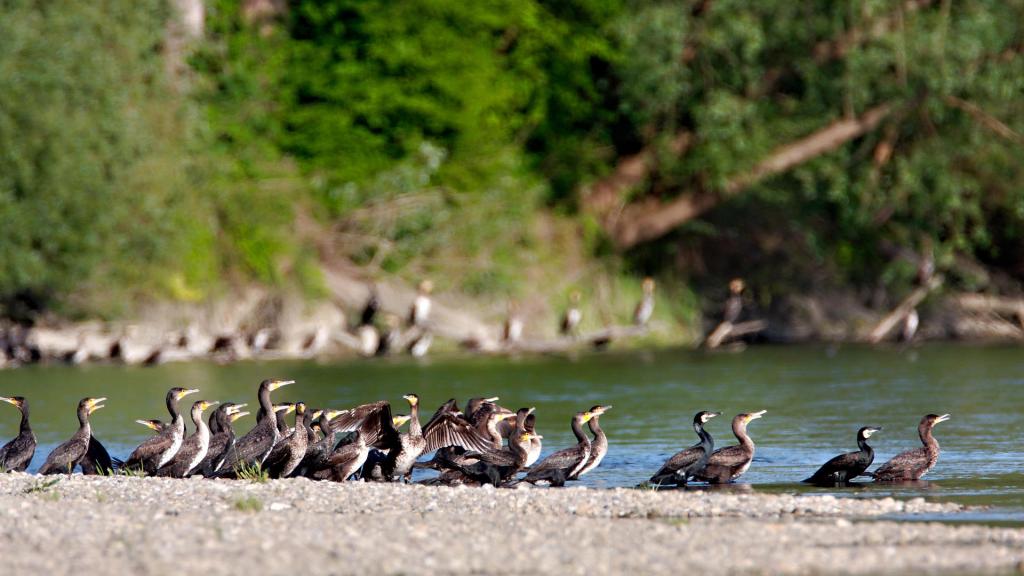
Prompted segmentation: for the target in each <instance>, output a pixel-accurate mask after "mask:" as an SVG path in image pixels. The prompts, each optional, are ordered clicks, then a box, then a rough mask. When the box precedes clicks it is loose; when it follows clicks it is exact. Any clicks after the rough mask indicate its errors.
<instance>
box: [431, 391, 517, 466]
mask: <svg viewBox="0 0 1024 576" xmlns="http://www.w3.org/2000/svg"><path fill="white" fill-rule="evenodd" d="M474 400H475V399H474ZM470 402H471V403H472V402H473V400H470ZM502 410H503V409H501V408H500V407H498V405H497V404H494V403H493V402H489V401H485V400H484V401H482V402H481V403H480V404H479V407H478V408H476V409H475V410H474V411H473V415H472V417H471V418H469V419H467V418H464V417H463V416H461V415H459V414H457V413H454V412H447V413H443V414H440V415H437V414H435V416H436V420H432V421H431V422H430V424H431V427H430V430H429V432H427V433H424V435H423V437H424V438H425V439H426V447H425V448H424V450H423V451H424V452H428V453H429V452H433V451H434V450H437V449H438V448H444V447H447V446H462V447H463V448H466V449H468V450H476V451H478V452H486V451H488V450H497V449H500V448H501V446H502V444H503V438H502V433H501V430H500V429H499V425H500V424H501V423H502V422H505V421H511V419H512V418H514V417H515V415H516V414H515V412H504V411H502ZM513 427H514V425H513Z"/></svg>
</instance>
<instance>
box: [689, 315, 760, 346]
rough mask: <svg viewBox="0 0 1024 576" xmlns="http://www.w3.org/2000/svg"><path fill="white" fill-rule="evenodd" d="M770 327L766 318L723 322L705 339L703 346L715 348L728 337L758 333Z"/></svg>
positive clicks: (734, 337)
mask: <svg viewBox="0 0 1024 576" xmlns="http://www.w3.org/2000/svg"><path fill="white" fill-rule="evenodd" d="M767 327H768V322H766V321H765V320H748V321H747V322H737V323H735V324H733V323H732V322H722V323H721V324H719V325H718V326H717V327H715V329H714V330H712V331H711V334H709V335H708V337H707V338H706V339H705V340H704V344H703V347H705V348H708V349H711V350H713V349H715V348H718V347H719V346H721V345H722V343H723V342H725V341H726V339H732V340H735V339H737V338H742V337H744V336H748V335H750V334H757V333H758V332H762V331H763V330H764V329H765V328H767Z"/></svg>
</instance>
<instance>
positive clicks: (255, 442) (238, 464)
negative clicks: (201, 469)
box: [218, 380, 295, 476]
mask: <svg viewBox="0 0 1024 576" xmlns="http://www.w3.org/2000/svg"><path fill="white" fill-rule="evenodd" d="M294 383H295V381H294V380H264V381H263V382H260V387H259V391H258V392H257V396H258V397H259V401H260V409H259V412H257V414H256V426H254V427H253V429H252V430H250V431H249V432H248V433H246V435H245V436H242V437H241V438H239V439H238V440H236V441H235V445H234V448H232V450H231V451H230V453H229V454H228V455H227V457H226V458H225V460H224V462H223V464H221V468H220V471H219V472H218V474H219V475H223V476H234V475H235V474H237V472H238V470H240V469H242V468H243V467H247V466H259V465H262V464H263V461H264V460H265V459H266V458H267V455H269V454H270V451H271V450H272V449H273V448H274V444H277V441H278V439H279V438H280V432H278V430H277V414H276V412H274V405H273V404H272V403H271V401H270V393H271V392H273V391H274V390H277V389H278V388H281V387H282V386H287V385H289V384H294Z"/></svg>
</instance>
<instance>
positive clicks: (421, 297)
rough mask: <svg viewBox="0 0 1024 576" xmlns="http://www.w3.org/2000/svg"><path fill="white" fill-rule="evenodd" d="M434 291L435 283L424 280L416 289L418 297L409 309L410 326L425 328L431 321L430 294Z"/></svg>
mask: <svg viewBox="0 0 1024 576" xmlns="http://www.w3.org/2000/svg"><path fill="white" fill-rule="evenodd" d="M433 290H434V283H433V282H431V281H430V280H423V281H422V282H420V284H419V286H418V287H417V289H416V297H415V298H414V299H413V301H412V306H411V307H410V308H409V326H417V327H423V326H425V325H426V324H427V320H429V319H430V308H431V307H432V304H431V302H430V293H431V292H433Z"/></svg>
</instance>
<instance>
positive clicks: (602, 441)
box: [569, 405, 612, 480]
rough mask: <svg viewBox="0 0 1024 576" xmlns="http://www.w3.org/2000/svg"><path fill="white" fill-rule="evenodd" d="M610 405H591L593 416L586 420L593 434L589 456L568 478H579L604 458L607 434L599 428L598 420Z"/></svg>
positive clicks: (606, 447) (606, 449)
mask: <svg viewBox="0 0 1024 576" xmlns="http://www.w3.org/2000/svg"><path fill="white" fill-rule="evenodd" d="M611 409H612V407H611V406H600V405H598V406H593V407H592V408H591V409H590V413H591V414H592V415H593V417H592V418H591V419H590V421H589V422H587V427H589V428H590V432H591V433H592V434H593V435H594V439H593V440H591V441H590V456H588V457H587V463H586V464H584V465H583V467H582V468H580V469H579V471H578V472H576V474H574V475H573V476H571V477H570V478H569V480H579V479H580V476H583V475H584V474H586V473H587V472H590V471H591V470H593V469H594V468H597V467H598V466H600V465H601V461H602V460H604V457H605V455H606V454H608V436H606V435H605V433H604V430H602V429H601V423H600V422H598V420H599V419H600V418H601V415H602V414H604V413H605V412H607V411H608V410H611Z"/></svg>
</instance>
